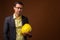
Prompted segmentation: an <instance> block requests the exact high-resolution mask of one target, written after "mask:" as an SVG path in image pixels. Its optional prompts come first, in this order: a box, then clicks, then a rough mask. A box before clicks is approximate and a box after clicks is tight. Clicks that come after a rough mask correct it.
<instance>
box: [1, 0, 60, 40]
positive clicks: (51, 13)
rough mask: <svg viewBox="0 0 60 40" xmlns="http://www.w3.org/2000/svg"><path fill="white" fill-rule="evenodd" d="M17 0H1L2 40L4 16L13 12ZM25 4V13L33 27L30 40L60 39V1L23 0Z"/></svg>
mask: <svg viewBox="0 0 60 40" xmlns="http://www.w3.org/2000/svg"><path fill="white" fill-rule="evenodd" d="M15 1H16V0H0V40H3V23H4V18H5V17H6V16H9V15H11V14H13V9H12V6H13V3H14V2H15ZM22 1H23V2H24V4H25V7H24V11H23V15H25V16H27V17H28V18H29V22H30V24H31V26H32V28H33V31H32V35H33V36H32V38H30V39H29V40H60V35H59V34H60V33H59V32H60V1H59V0H22Z"/></svg>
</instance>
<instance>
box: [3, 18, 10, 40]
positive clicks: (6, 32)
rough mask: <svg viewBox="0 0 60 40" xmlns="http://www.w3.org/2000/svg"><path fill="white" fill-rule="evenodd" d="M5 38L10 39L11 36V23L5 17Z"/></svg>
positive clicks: (5, 39)
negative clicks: (9, 34)
mask: <svg viewBox="0 0 60 40" xmlns="http://www.w3.org/2000/svg"><path fill="white" fill-rule="evenodd" d="M3 30H4V40H9V36H8V31H9V24H8V19H7V18H6V19H5V22H4V29H3Z"/></svg>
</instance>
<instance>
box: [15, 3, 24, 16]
mask: <svg viewBox="0 0 60 40" xmlns="http://www.w3.org/2000/svg"><path fill="white" fill-rule="evenodd" d="M22 10H23V5H21V4H16V6H15V7H14V12H15V13H16V14H18V15H19V14H21V12H22Z"/></svg>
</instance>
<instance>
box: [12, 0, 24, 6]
mask: <svg viewBox="0 0 60 40" xmlns="http://www.w3.org/2000/svg"><path fill="white" fill-rule="evenodd" d="M16 4H21V5H23V6H24V3H23V2H22V1H16V2H15V3H14V5H13V6H16Z"/></svg>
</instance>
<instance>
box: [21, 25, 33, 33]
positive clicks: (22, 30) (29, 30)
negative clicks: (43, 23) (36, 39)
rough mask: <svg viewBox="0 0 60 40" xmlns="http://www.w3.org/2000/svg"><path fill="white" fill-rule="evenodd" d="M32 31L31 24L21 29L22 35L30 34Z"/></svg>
mask: <svg viewBox="0 0 60 40" xmlns="http://www.w3.org/2000/svg"><path fill="white" fill-rule="evenodd" d="M31 31H32V28H31V25H30V24H24V25H23V26H22V29H21V33H29V32H31Z"/></svg>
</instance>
